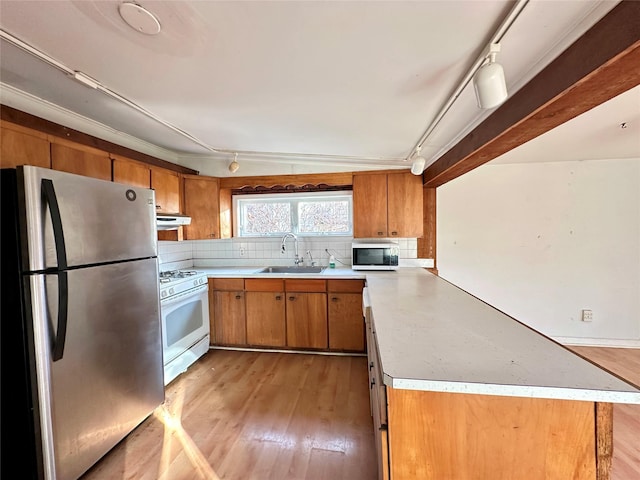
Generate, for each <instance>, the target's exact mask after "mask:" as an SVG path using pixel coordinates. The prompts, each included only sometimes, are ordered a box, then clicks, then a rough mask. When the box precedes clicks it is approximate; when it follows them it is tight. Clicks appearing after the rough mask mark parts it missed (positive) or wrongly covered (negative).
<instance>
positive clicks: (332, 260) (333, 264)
mask: <svg viewBox="0 0 640 480" xmlns="http://www.w3.org/2000/svg"><path fill="white" fill-rule="evenodd" d="M329 268H336V258H335V257H334V256H333V255H329Z"/></svg>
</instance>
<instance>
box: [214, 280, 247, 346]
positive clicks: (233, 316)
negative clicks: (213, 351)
mask: <svg viewBox="0 0 640 480" xmlns="http://www.w3.org/2000/svg"><path fill="white" fill-rule="evenodd" d="M213 304H214V335H215V339H216V343H217V344H219V345H246V344H247V327H246V320H245V319H246V316H245V304H244V292H220V291H217V292H213Z"/></svg>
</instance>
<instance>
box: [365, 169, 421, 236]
mask: <svg viewBox="0 0 640 480" xmlns="http://www.w3.org/2000/svg"><path fill="white" fill-rule="evenodd" d="M422 221H423V219H422V182H421V177H420V176H416V175H412V174H411V173H390V174H382V173H374V174H356V175H354V176H353V236H354V237H355V238H393V237H398V238H401V237H404V238H407V237H409V238H417V237H422V235H423V233H422V232H423V225H422Z"/></svg>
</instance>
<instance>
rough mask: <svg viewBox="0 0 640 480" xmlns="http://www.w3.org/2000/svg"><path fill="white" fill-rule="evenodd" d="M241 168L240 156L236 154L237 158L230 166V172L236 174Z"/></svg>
mask: <svg viewBox="0 0 640 480" xmlns="http://www.w3.org/2000/svg"><path fill="white" fill-rule="evenodd" d="M239 168H240V164H239V163H238V154H237V153H236V154H235V157H233V162H231V163H230V164H229V171H230V172H231V173H236V172H237V171H238V169H239Z"/></svg>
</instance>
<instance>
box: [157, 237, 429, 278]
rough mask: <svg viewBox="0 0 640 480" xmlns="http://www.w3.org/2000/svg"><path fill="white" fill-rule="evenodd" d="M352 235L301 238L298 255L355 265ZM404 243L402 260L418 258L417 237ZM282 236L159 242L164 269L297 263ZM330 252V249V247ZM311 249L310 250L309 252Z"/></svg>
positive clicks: (308, 260)
mask: <svg viewBox="0 0 640 480" xmlns="http://www.w3.org/2000/svg"><path fill="white" fill-rule="evenodd" d="M352 241H353V238H352V237H330V238H327V237H300V238H299V239H298V254H299V255H300V256H301V257H302V256H304V265H311V258H313V261H315V262H316V265H322V266H327V265H328V264H329V254H332V255H333V256H334V257H335V258H336V262H337V266H351V242H352ZM394 241H397V242H398V244H399V246H400V262H401V264H402V263H403V259H405V260H406V259H415V258H416V257H417V253H418V247H417V240H416V239H415V238H398V239H394ZM281 245H282V238H251V239H248V238H233V239H225V240H185V241H182V242H167V241H160V242H158V257H159V264H160V270H162V271H165V270H175V269H180V268H190V267H193V266H194V265H197V266H202V267H217V266H231V265H235V266H253V265H258V266H261V265H293V258H294V242H293V239H291V238H289V239H287V242H286V245H285V252H284V253H283V252H282V251H281ZM325 249H326V250H328V251H329V253H327V252H326V250H325ZM307 252H309V253H310V255H309V253H307Z"/></svg>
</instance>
